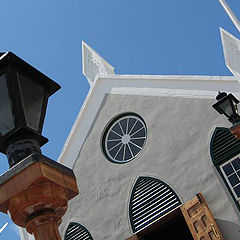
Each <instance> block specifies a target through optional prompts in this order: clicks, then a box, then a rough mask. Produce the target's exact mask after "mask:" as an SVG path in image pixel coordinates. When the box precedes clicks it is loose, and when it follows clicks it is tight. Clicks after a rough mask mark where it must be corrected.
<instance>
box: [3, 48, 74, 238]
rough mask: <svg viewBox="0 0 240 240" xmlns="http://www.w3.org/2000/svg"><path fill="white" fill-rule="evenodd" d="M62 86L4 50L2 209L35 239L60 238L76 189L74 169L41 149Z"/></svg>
mask: <svg viewBox="0 0 240 240" xmlns="http://www.w3.org/2000/svg"><path fill="white" fill-rule="evenodd" d="M58 89H60V86H59V85H58V84H57V83H55V82H54V81H52V80H51V79H50V78H48V77H47V76H45V75H44V74H42V73H41V72H39V71H38V70H37V69H35V68H33V67H32V66H30V65H29V64H28V63H26V62H24V61H23V60H22V59H20V58H19V57H17V56H16V55H15V54H13V53H11V52H6V53H0V152H2V153H5V154H6V155H7V157H8V162H9V165H10V169H9V170H8V171H6V172H5V173H4V174H2V175H1V176H0V211H1V212H3V213H7V212H9V214H10V216H11V218H12V220H13V222H14V223H15V224H17V225H18V226H20V227H23V228H26V230H27V231H28V232H29V233H30V234H33V235H34V236H35V239H37V240H45V239H48V240H60V239H61V237H60V234H59V231H58V226H59V224H60V223H61V219H62V217H63V215H64V214H65V212H66V210H67V206H68V201H69V200H70V199H72V198H73V197H75V196H76V195H77V194H78V187H77V181H76V177H75V175H74V172H73V171H72V169H69V168H67V167H65V166H63V165H62V164H60V163H58V162H56V161H53V160H52V159H49V158H48V157H46V156H44V155H42V153H41V149H40V147H41V146H43V145H44V144H45V143H47V142H48V139H47V138H45V137H43V136H42V135H41V133H42V127H43V122H44V117H45V113H46V108H47V102H48V98H49V97H50V96H51V95H52V94H53V93H55V92H56V91H57V90H58Z"/></svg>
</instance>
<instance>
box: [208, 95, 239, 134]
mask: <svg viewBox="0 0 240 240" xmlns="http://www.w3.org/2000/svg"><path fill="white" fill-rule="evenodd" d="M216 100H217V102H216V103H215V104H213V105H212V107H213V108H214V109H215V110H216V111H217V112H219V113H220V114H223V115H225V116H226V117H227V118H228V120H229V121H230V122H231V123H232V124H233V126H232V127H231V128H230V131H231V132H232V134H233V135H234V136H235V137H236V138H237V139H240V116H239V114H238V108H237V105H238V103H239V100H237V99H236V98H235V97H234V96H233V95H232V94H231V93H230V94H227V93H225V92H218V95H217V97H216Z"/></svg>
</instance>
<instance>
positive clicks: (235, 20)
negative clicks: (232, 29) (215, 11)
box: [219, 0, 240, 32]
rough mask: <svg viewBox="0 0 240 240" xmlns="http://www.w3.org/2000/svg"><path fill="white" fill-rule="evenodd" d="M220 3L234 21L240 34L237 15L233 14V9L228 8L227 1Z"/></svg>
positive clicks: (222, 0) (239, 23)
mask: <svg viewBox="0 0 240 240" xmlns="http://www.w3.org/2000/svg"><path fill="white" fill-rule="evenodd" d="M219 2H220V3H221V4H222V6H223V8H224V9H225V11H226V12H227V14H228V16H229V17H230V19H231V20H232V22H233V24H234V25H235V26H236V28H237V29H238V31H239V32H240V22H239V20H238V18H237V17H236V16H235V14H234V13H233V11H232V9H231V8H230V7H229V6H228V4H227V2H226V1H225V0H219Z"/></svg>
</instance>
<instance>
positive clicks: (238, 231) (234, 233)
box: [215, 219, 240, 240]
mask: <svg viewBox="0 0 240 240" xmlns="http://www.w3.org/2000/svg"><path fill="white" fill-rule="evenodd" d="M215 220H216V223H217V225H218V227H219V228H220V230H221V233H222V235H223V238H224V239H226V240H228V239H229V237H230V236H231V239H233V240H234V239H239V238H240V225H237V224H235V223H233V222H229V221H226V220H220V219H215ZM229 240H230V239H229Z"/></svg>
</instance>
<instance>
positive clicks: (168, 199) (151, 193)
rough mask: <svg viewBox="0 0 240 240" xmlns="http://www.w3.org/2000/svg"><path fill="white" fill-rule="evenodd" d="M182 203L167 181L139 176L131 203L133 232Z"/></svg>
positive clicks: (130, 211) (130, 213)
mask: <svg viewBox="0 0 240 240" xmlns="http://www.w3.org/2000/svg"><path fill="white" fill-rule="evenodd" d="M180 205H181V201H180V199H179V197H178V196H177V194H176V193H175V192H174V191H173V189H172V188H171V187H169V186H168V185H167V184H166V183H164V182H163V181H161V180H159V179H156V178H152V177H139V178H138V179H137V181H136V183H135V185H134V188H133V191H132V194H131V199H130V205H129V215H130V221H131V226H132V230H133V232H137V231H139V230H141V229H143V228H145V227H146V226H148V225H149V224H151V223H153V222H154V221H156V220H157V219H159V218H161V217H162V216H163V215H165V214H166V213H168V212H170V211H172V210H173V209H175V208H177V207H178V206H180Z"/></svg>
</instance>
